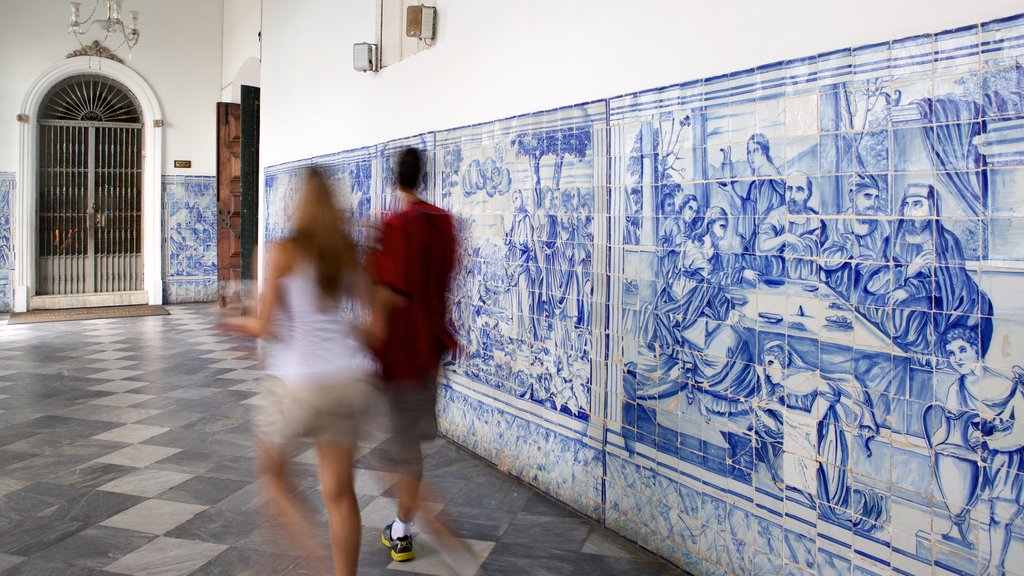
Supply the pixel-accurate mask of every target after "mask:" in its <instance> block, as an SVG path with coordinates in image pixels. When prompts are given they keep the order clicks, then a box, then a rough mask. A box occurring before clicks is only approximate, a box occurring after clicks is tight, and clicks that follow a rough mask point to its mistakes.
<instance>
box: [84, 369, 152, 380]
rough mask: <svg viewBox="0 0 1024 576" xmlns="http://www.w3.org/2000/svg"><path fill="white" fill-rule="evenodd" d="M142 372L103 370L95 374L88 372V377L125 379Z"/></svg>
mask: <svg viewBox="0 0 1024 576" xmlns="http://www.w3.org/2000/svg"><path fill="white" fill-rule="evenodd" d="M138 374H142V370H104V371H102V372H97V373H96V374H90V375H89V376H88V378H96V379H99V380H126V379H128V378H131V377H132V376H136V375H138Z"/></svg>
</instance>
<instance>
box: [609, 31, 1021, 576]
mask: <svg viewBox="0 0 1024 576" xmlns="http://www.w3.org/2000/svg"><path fill="white" fill-rule="evenodd" d="M983 34H984V33H982V32H981V31H980V30H979V29H978V28H976V27H975V28H972V29H969V30H964V31H956V32H953V33H948V34H946V35H944V36H940V37H932V36H926V37H922V38H916V39H909V40H906V41H900V42H895V43H891V44H890V43H886V44H883V45H879V46H872V47H867V48H864V49H856V50H852V51H841V52H836V53H832V54H825V55H821V56H819V57H815V58H809V59H804V60H799V61H794V62H790V63H786V65H782V64H778V65H773V66H766V67H764V68H760V69H757V70H749V71H744V72H740V73H736V74H731V75H727V76H723V77H719V78H713V79H708V80H705V81H701V82H695V83H690V84H686V85H682V86H678V87H673V88H669V89H662V90H655V91H651V92H647V93H641V94H637V95H632V96H628V97H623V98H620V99H613V100H611V101H610V104H609V109H610V116H611V126H610V130H611V135H612V140H611V143H610V145H611V150H612V160H613V165H612V173H611V182H610V184H611V191H612V202H613V210H612V213H613V214H624V217H623V218H621V219H619V220H613V229H612V244H613V246H614V247H615V250H614V252H615V254H614V255H613V257H612V258H613V268H612V272H611V273H612V275H613V277H616V278H617V279H618V281H617V282H614V283H613V292H612V302H613V304H612V308H611V309H612V310H618V311H619V312H618V314H617V315H615V317H614V318H613V319H612V320H611V323H612V333H613V336H615V337H617V339H618V342H619V345H620V346H621V349H622V356H621V361H620V362H613V363H612V365H611V371H610V372H609V381H610V382H612V383H613V384H612V385H611V389H612V391H613V392H612V393H613V396H615V395H616V393H618V397H619V400H618V401H613V404H615V406H613V408H612V410H613V414H612V418H613V419H615V418H616V417H617V418H618V420H619V423H620V426H619V431H618V433H619V434H620V435H621V437H622V442H623V444H622V446H623V448H624V449H625V452H623V454H624V455H630V454H632V455H633V456H631V457H635V456H636V455H637V454H641V455H643V454H646V455H648V457H649V458H651V459H652V460H654V461H657V462H658V463H659V465H661V466H662V467H664V468H665V469H668V470H671V469H675V470H676V471H677V472H678V473H680V474H682V475H684V476H688V477H690V478H694V479H696V481H697V482H698V485H701V486H703V487H704V488H709V487H711V488H714V489H715V492H714V493H717V494H720V495H721V496H722V497H723V498H726V499H729V498H736V497H739V498H741V499H744V500H748V501H750V502H754V503H756V504H757V505H758V507H759V508H760V509H762V510H763V511H764V513H765V514H767V515H768V517H769V518H771V517H773V516H774V518H775V520H776V521H780V522H781V523H782V525H783V526H784V527H785V529H786V530H787V532H789V531H794V532H795V533H798V534H804V535H805V536H806V537H810V538H811V539H812V540H815V541H818V542H819V545H822V546H825V547H826V548H828V547H829V546H830V545H835V546H839V547H851V546H852V543H853V539H854V538H857V539H859V544H858V546H856V548H857V551H858V553H860V555H861V556H862V557H863V559H865V561H866V562H873V563H876V564H878V565H880V566H890V565H891V566H893V567H898V569H900V570H907V571H909V572H912V573H916V571H917V570H918V569H924V567H925V566H927V567H928V569H929V570H930V569H931V568H930V567H931V566H932V565H933V563H934V565H935V566H940V567H942V569H943V570H948V571H951V572H954V573H963V574H973V573H975V572H976V571H977V569H978V567H979V566H984V565H989V566H992V567H998V566H1008V565H1012V562H1013V561H1014V559H1016V560H1018V562H1019V561H1024V541H1021V540H1020V538H1019V537H1018V536H1016V535H1014V534H1013V532H1012V530H1011V529H1010V526H1011V525H1012V523H1013V521H1014V520H1015V519H1016V518H1017V517H1018V516H1019V515H1020V513H1021V510H1022V507H1021V506H1022V504H1024V476H1022V474H1024V429H1021V428H1018V427H1015V426H1014V419H1015V412H1014V408H1013V407H1014V406H1017V405H1020V406H1021V408H1022V409H1024V403H1022V402H1024V371H1022V370H1021V369H1020V368H1018V367H1017V363H1024V354H1009V355H1008V354H1007V350H1008V349H1014V350H1017V349H1015V348H1012V345H1010V344H1009V343H1010V342H1011V338H1012V336H1013V335H1014V334H1015V333H1016V332H1017V331H1018V328H1017V327H1016V326H1014V324H1015V323H1019V319H1016V320H1015V319H1011V318H1012V314H1015V313H1017V312H1019V310H1020V307H1019V304H1015V303H1011V302H1010V299H1007V298H1006V292H1005V290H1006V289H1007V288H1008V286H999V285H997V284H996V283H994V282H993V281H992V280H991V278H990V276H991V275H990V274H989V273H988V271H987V270H986V263H988V262H993V261H1006V260H1012V259H1016V258H1017V255H1016V254H1015V253H1014V250H1016V249H1015V248H1009V246H1011V245H1015V244H1017V243H1019V241H1020V240H1021V239H1024V234H1022V231H1021V230H1022V229H1021V226H1020V223H1019V221H1018V222H1017V223H1015V224H1014V225H1012V226H1002V227H996V226H995V222H997V221H998V219H993V218H992V217H993V216H995V214H996V213H997V212H998V211H999V210H1003V211H1005V210H1006V208H997V206H1009V205H1010V204H1013V203H1019V202H1020V200H1021V199H1022V198H1021V187H1020V185H1019V182H1024V180H1020V179H1019V178H1020V175H1021V170H1020V167H1019V164H1020V162H1019V159H1020V157H1019V155H1018V156H1015V158H1016V160H1009V157H1010V156H1013V154H1010V153H1009V149H1011V148H1014V149H1016V150H1019V149H1020V147H1019V146H1016V147H1014V146H1012V145H1009V140H1008V138H1007V136H1006V135H1005V134H1001V131H1002V130H1011V131H1013V130H1016V131H1017V132H1016V133H1017V134H1018V135H1020V134H1024V132H1021V131H1020V130H1021V128H1020V124H1019V120H1017V118H1020V115H1021V113H1022V112H1024V109H1022V104H1024V91H1022V90H1021V89H1022V87H1024V68H1022V67H1021V66H1020V64H1018V63H1016V60H1015V59H1014V58H1015V57H1009V58H1004V59H1000V58H999V57H997V56H993V57H992V58H991V59H989V58H988V56H986V57H984V59H983V61H984V67H983V72H982V71H979V67H978V64H979V60H980V58H979V39H980V37H981V36H982V35H983ZM1018 43H1019V42H1018ZM1017 51H1018V52H1019V51H1020V50H1019V48H1018V49H1017ZM939 54H941V55H942V57H941V58H940V57H939V56H938V55H939ZM1002 56H1007V54H1002ZM997 140H998V141H1000V142H1003V143H1004V145H1003V146H998V145H995V144H994V142H996V141H997ZM989 143H993V144H989ZM1007 154H1008V155H1007ZM996 164H1004V165H1006V166H1007V169H1006V170H1005V171H997V170H985V168H986V167H987V166H993V165H996ZM1011 164H1012V165H1013V166H1014V167H1013V168H1010V167H1009V166H1010V165H1011ZM1010 172H1012V175H1011V174H1010ZM1011 228H1012V231H1011ZM616 263H617V264H616ZM616 266H617V267H616ZM1004 277H1005V276H1004ZM990 290H997V291H1001V292H1002V293H1000V294H996V295H992V294H990V293H989V291H990ZM995 301H999V302H1001V303H1007V304H1009V305H1010V307H1013V308H1014V309H1013V310H1006V312H1009V314H1010V316H1008V317H1007V319H1006V320H1002V321H1001V320H1000V318H1001V312H1003V311H1001V310H998V309H997V308H996V306H995V304H994V302H995ZM1017 318H1020V316H1019V315H1018V316H1017ZM993 342H1002V343H1003V351H1001V353H1000V354H995V353H991V351H992V347H993ZM613 349H614V347H613ZM936 503H937V504H936ZM933 514H934V515H935V516H936V519H935V520H934V524H933V520H932V518H933ZM698 524H699V522H698ZM822 539H824V540H822ZM1011 541H1012V546H1011ZM890 542H891V545H890V544H889V543H890ZM694 553H695V554H697V555H698V556H701V557H704V558H705V559H707V558H708V557H709V555H710V557H712V558H714V557H715V555H716V554H717V552H715V551H714V546H711V547H707V546H704V547H703V548H701V547H698V548H696V549H695V550H694ZM715 564H717V565H721V564H720V563H718V562H715ZM847 570H848V569H847ZM737 572H740V573H742V572H745V571H744V570H737Z"/></svg>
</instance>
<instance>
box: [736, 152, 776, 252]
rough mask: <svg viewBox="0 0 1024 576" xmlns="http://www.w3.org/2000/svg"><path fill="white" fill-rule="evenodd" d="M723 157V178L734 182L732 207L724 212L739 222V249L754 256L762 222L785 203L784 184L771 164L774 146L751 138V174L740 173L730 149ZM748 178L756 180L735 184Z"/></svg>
mask: <svg viewBox="0 0 1024 576" xmlns="http://www.w3.org/2000/svg"><path fill="white" fill-rule="evenodd" d="M722 156H723V158H722V175H723V176H724V177H725V178H728V179H730V180H731V181H730V182H729V183H728V185H727V187H728V188H729V189H730V190H731V191H732V194H729V195H727V196H726V198H727V199H728V200H727V202H728V204H729V205H728V206H726V207H725V208H726V210H727V211H728V213H729V214H731V215H733V216H734V220H735V222H736V224H735V225H734V226H733V235H734V236H735V237H736V239H737V240H738V243H739V246H738V247H737V248H740V249H742V250H743V251H744V252H746V253H749V254H753V253H754V252H755V248H756V242H757V238H756V235H757V230H758V228H759V227H760V221H761V219H762V218H763V217H764V216H765V215H767V214H768V213H769V212H771V211H772V210H775V209H776V208H778V207H779V206H782V205H783V204H785V203H786V196H785V188H786V186H785V181H784V180H783V179H782V178H781V176H780V174H781V172H780V170H779V168H778V167H777V166H776V165H775V162H774V161H773V160H772V155H771V145H770V144H769V142H768V137H767V136H765V135H764V134H761V133H756V134H752V135H751V136H750V138H749V139H747V166H748V167H749V174H742V173H740V170H739V168H738V167H737V166H736V164H735V163H734V162H733V161H732V149H731V148H723V149H722ZM747 175H749V176H751V177H753V180H751V181H749V182H745V181H739V180H736V178H739V177H741V176H747Z"/></svg>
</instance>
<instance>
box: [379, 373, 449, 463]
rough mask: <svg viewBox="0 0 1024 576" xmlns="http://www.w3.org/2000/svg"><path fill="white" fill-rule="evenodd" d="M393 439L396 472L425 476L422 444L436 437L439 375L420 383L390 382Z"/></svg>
mask: <svg viewBox="0 0 1024 576" xmlns="http://www.w3.org/2000/svg"><path fill="white" fill-rule="evenodd" d="M387 397H388V407H389V408H390V412H391V414H390V416H391V418H390V420H391V428H392V430H391V433H392V436H391V438H390V439H389V440H388V441H387V442H386V445H387V449H388V452H389V456H390V459H391V461H392V464H393V465H394V467H395V471H396V472H398V473H400V474H403V475H405V476H409V477H411V478H417V479H418V478H420V477H422V475H423V453H422V451H421V450H420V443H421V442H425V441H427V440H433V439H434V438H436V437H437V374H436V373H434V374H431V375H430V376H427V377H425V378H423V379H421V380H419V381H418V382H391V383H390V385H389V386H388V390H387Z"/></svg>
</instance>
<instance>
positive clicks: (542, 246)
mask: <svg viewBox="0 0 1024 576" xmlns="http://www.w3.org/2000/svg"><path fill="white" fill-rule="evenodd" d="M543 197H544V204H543V205H541V207H540V209H538V210H537V212H536V213H535V214H534V218H535V220H536V224H535V228H534V229H535V231H536V233H537V252H538V256H539V264H540V274H541V287H542V290H541V291H540V292H539V293H537V294H536V295H535V296H534V297H535V298H537V300H538V302H537V311H538V313H539V314H540V315H541V316H542V317H543V318H544V319H545V320H546V321H554V320H555V319H556V317H557V316H558V313H559V312H560V311H561V309H562V307H563V306H565V285H566V283H567V282H566V279H567V278H566V277H567V275H568V274H569V270H568V266H567V264H568V260H567V259H566V254H565V252H564V251H563V250H562V244H561V242H560V241H559V240H560V238H561V224H560V222H559V213H560V212H561V210H560V204H561V202H560V201H559V198H558V190H555V189H554V188H551V187H550V186H545V187H544V192H543ZM513 202H515V197H514V196H513Z"/></svg>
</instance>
